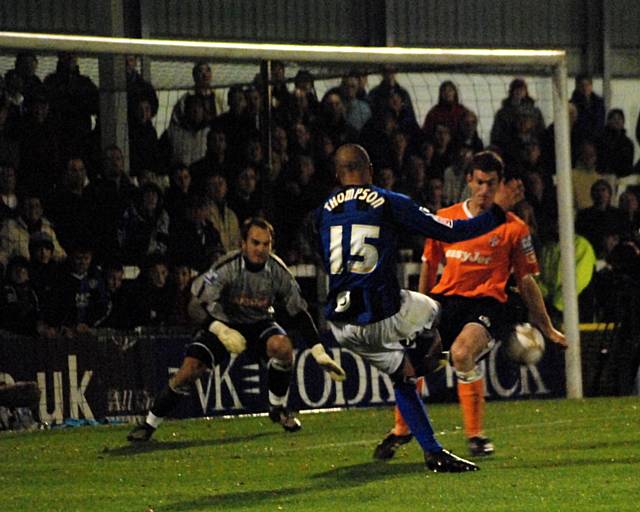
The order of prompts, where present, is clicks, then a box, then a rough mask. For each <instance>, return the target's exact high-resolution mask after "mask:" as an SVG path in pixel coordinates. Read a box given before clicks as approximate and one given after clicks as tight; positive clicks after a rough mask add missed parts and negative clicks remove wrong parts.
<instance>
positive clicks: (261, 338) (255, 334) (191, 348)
mask: <svg viewBox="0 0 640 512" xmlns="http://www.w3.org/2000/svg"><path fill="white" fill-rule="evenodd" d="M227 325H228V326H229V327H231V328H232V329H235V330H236V331H238V332H239V333H240V334H242V335H243V336H244V338H245V339H246V340H247V350H246V353H248V354H249V355H250V356H252V357H253V358H254V359H256V360H258V361H259V362H261V363H266V362H267V360H268V357H267V340H268V339H269V338H270V337H271V336H274V335H283V336H286V335H287V333H286V331H285V330H284V329H283V328H282V327H280V325H279V324H278V323H277V322H274V321H273V320H262V321H260V322H256V323H253V324H227ZM186 355H187V356H190V357H195V358H196V359H198V360H199V361H202V362H203V363H204V364H206V365H207V367H208V368H212V367H213V365H214V364H216V365H218V364H222V363H224V362H226V361H227V360H228V359H229V353H228V352H227V349H226V348H225V347H224V345H223V344H222V343H221V342H220V340H219V339H218V338H217V336H215V335H214V334H212V333H211V332H209V329H208V325H207V327H206V328H203V329H198V330H197V331H196V332H195V334H194V335H193V341H192V342H191V343H190V344H189V345H188V346H187V352H186Z"/></svg>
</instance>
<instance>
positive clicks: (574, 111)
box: [0, 53, 640, 337]
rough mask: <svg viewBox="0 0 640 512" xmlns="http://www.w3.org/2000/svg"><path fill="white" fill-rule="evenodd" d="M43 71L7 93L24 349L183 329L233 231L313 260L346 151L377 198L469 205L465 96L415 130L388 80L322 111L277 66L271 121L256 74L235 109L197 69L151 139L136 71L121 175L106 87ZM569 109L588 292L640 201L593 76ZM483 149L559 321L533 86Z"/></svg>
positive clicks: (4, 239) (1, 321) (549, 143)
mask: <svg viewBox="0 0 640 512" xmlns="http://www.w3.org/2000/svg"><path fill="white" fill-rule="evenodd" d="M37 67H38V59H37V56H35V55H34V54H32V53H20V54H18V55H17V56H16V59H15V66H14V68H13V69H10V70H8V71H7V72H6V73H5V75H4V81H3V82H2V84H1V88H0V265H1V266H2V274H1V275H2V287H1V293H0V327H2V328H4V329H9V330H12V331H15V332H19V333H23V334H29V335H41V336H45V337H53V336H59V335H65V336H76V335H82V334H83V333H85V332H87V331H88V330H90V329H92V328H95V327H113V328H121V329H128V328H133V327H136V326H141V325H144V326H148V325H157V326H162V325H186V324H188V323H189V316H188V314H187V306H188V298H189V281H190V279H191V278H192V277H193V276H194V275H195V274H196V273H198V272H202V271H203V270H205V269H206V268H208V267H209V266H210V265H211V264H212V263H213V262H214V261H215V260H216V259H217V258H218V257H219V256H220V255H222V254H224V253H225V252H226V251H229V250H232V249H235V248H237V247H238V246H239V243H240V229H239V226H240V225H241V224H242V222H243V221H244V220H245V219H246V218H248V217H251V216H254V215H263V216H266V217H267V218H268V219H269V220H270V221H271V222H272V223H273V224H274V225H275V228H276V234H277V237H276V251H277V252H278V253H279V254H280V255H281V256H282V257H283V258H284V260H285V261H286V263H288V264H297V263H315V256H314V248H313V244H312V242H311V240H310V238H309V236H308V235H307V233H306V220H307V218H308V216H309V214H310V212H311V211H312V210H313V209H315V208H316V207H318V206H319V205H320V204H321V202H322V200H323V198H324V197H325V196H326V195H327V194H328V193H329V192H330V190H331V189H332V187H333V186H334V173H333V168H332V165H333V164H332V155H333V153H334V151H335V150H336V148H337V147H338V146H340V145H341V144H343V143H346V142H355V143H359V144H361V145H362V146H364V147H365V149H366V150H367V151H368V152H369V154H370V155H371V159H372V162H373V165H374V170H375V182H376V184H377V185H379V186H381V187H384V188H387V189H391V190H395V191H398V192H401V193H404V194H407V195H409V196H411V197H412V198H413V199H414V200H416V201H417V202H419V203H420V204H423V205H424V206H426V207H428V208H429V209H431V210H433V211H436V210H438V209H439V208H441V207H444V206H448V205H450V204H452V203H455V202H458V201H461V200H463V199H465V198H466V197H467V194H468V192H467V188H466V182H465V173H466V170H467V168H468V166H469V165H470V162H471V159H472V155H473V154H474V153H475V152H477V151H480V150H482V149H483V148H484V147H485V144H484V142H483V141H482V139H481V138H480V137H479V135H478V117H477V115H476V113H474V112H473V111H472V110H471V109H469V108H467V107H466V106H465V105H464V104H463V102H462V99H461V98H460V95H459V91H458V88H457V87H456V85H455V83H453V82H452V81H449V80H447V81H445V82H443V83H442V84H441V86H440V89H439V95H438V101H437V104H435V105H433V106H432V108H430V110H428V113H427V115H426V117H425V119H424V120H419V119H417V118H416V114H415V110H414V107H413V104H412V100H411V96H410V94H409V93H408V91H407V90H406V89H405V88H404V87H403V86H402V85H401V84H400V83H399V82H398V80H397V74H396V72H397V70H396V69H395V68H394V67H393V66H389V65H386V66H384V67H383V68H382V69H381V76H382V78H381V80H380V83H379V84H378V85H376V86H375V87H372V88H371V89H370V90H368V78H369V77H368V76H367V74H364V73H362V72H359V71H352V72H349V73H348V74H346V75H345V76H343V77H342V79H341V82H340V85H338V86H336V87H333V88H331V89H329V90H328V91H327V92H326V93H325V94H324V95H323V96H322V97H321V98H319V97H318V96H317V94H316V90H315V87H314V78H313V76H312V74H311V73H309V72H308V71H306V70H300V71H299V72H298V73H297V75H296V76H295V78H294V79H293V80H287V79H286V72H285V66H284V64H283V63H281V62H273V63H272V77H271V88H272V92H271V100H272V104H271V112H270V115H269V116H266V115H265V108H264V102H265V99H264V97H263V92H264V87H263V84H262V80H261V79H260V77H259V75H258V76H257V78H256V80H254V82H253V83H251V84H249V85H247V86H233V87H231V88H230V89H229V90H228V93H227V97H226V104H225V102H224V101H222V100H223V99H224V98H221V97H220V94H219V92H218V91H216V90H215V89H214V88H213V87H212V72H211V67H210V65H209V64H208V63H206V62H197V63H196V64H195V65H194V67H193V89H192V90H191V91H189V92H187V93H185V94H184V95H183V96H181V97H180V99H179V100H178V101H177V103H176V104H175V105H174V106H173V110H172V113H171V121H170V123H169V126H168V127H167V129H166V130H165V131H164V132H163V133H161V134H158V133H157V131H156V128H155V126H154V124H153V119H154V117H155V116H156V114H157V112H158V105H159V103H158V96H157V94H156V91H155V89H154V87H153V85H152V84H150V83H149V82H147V81H145V80H144V79H143V78H142V76H141V75H140V73H139V72H138V61H137V59H136V58H135V57H133V56H130V57H127V58H126V76H127V100H128V102H127V105H128V113H129V120H128V130H129V132H128V133H129V152H128V159H129V162H128V168H129V171H128V172H125V169H126V168H127V165H125V160H124V158H125V155H124V154H123V151H122V150H121V149H120V148H119V147H118V146H116V145H110V146H108V147H106V148H100V147H99V142H98V141H99V140H100V134H99V133H98V130H99V128H97V127H99V123H96V122H95V117H96V116H97V115H98V114H99V112H98V110H99V101H98V96H99V95H98V88H97V87H96V85H95V84H94V83H93V82H92V81H91V79H90V78H89V77H87V76H84V75H82V74H81V72H80V69H79V67H78V62H77V57H76V55H74V54H71V53H60V54H59V56H58V64H57V68H56V71H55V72H54V73H51V74H49V75H48V76H46V77H45V78H44V80H41V78H40V77H39V76H38V74H37ZM569 111H570V126H571V156H572V165H573V167H574V170H573V179H574V187H575V204H576V207H577V211H576V229H577V233H578V237H577V240H576V247H579V249H580V251H579V257H580V258H583V259H581V262H582V263H583V265H582V266H581V267H580V268H584V267H586V268H587V270H586V271H585V272H587V274H588V279H586V280H585V279H584V275H583V276H582V277H583V279H579V283H580V284H581V286H582V284H584V283H585V281H586V284H584V286H582V288H583V289H587V288H589V287H593V286H595V285H592V281H594V280H592V277H591V276H592V275H593V271H594V265H595V262H596V260H600V261H605V262H606V261H607V258H608V257H609V255H610V254H611V253H612V251H614V249H615V247H616V246H617V245H619V244H625V246H629V247H634V248H635V247H637V246H636V245H634V244H637V240H638V230H639V228H640V210H639V202H640V201H639V193H638V189H637V188H636V187H633V186H631V187H628V188H626V189H625V190H619V187H620V183H623V181H621V178H624V177H627V176H629V175H632V174H637V173H638V165H636V167H635V168H634V166H633V157H634V155H633V152H634V145H633V143H632V141H631V140H630V139H629V137H628V136H627V135H626V131H625V116H624V112H622V111H621V110H619V109H612V110H610V111H609V112H608V114H607V115H605V109H604V102H603V100H602V98H600V97H599V96H598V95H597V94H596V93H594V91H593V86H592V81H591V79H590V77H588V76H578V77H577V78H576V88H575V91H574V93H573V96H572V98H571V103H570V109H569ZM267 119H269V120H270V121H269V122H270V123H271V124H270V126H269V127H268V128H270V133H271V137H270V144H271V147H270V148H267V147H265V143H264V141H265V140H266V139H265V137H264V136H263V134H264V131H265V123H266V122H267ZM94 126H95V127H94ZM636 136H637V137H639V141H640V123H639V124H638V129H637V131H636ZM488 143H489V144H488V146H489V147H490V148H491V149H493V150H495V151H497V152H498V153H499V154H501V155H502V157H503V158H504V160H505V163H506V165H508V166H510V167H512V168H513V169H515V170H517V171H518V172H520V175H521V176H522V179H523V183H524V184H525V188H526V200H525V202H523V204H521V205H519V206H518V213H519V214H520V215H521V216H522V217H523V218H524V219H525V220H526V221H527V222H528V223H529V225H530V227H531V231H532V233H533V235H534V244H535V247H536V249H537V252H538V256H539V258H540V260H541V261H542V262H543V276H542V280H543V281H544V280H545V279H546V282H547V286H546V287H545V288H544V289H545V290H547V294H548V295H547V299H548V302H549V304H550V305H551V306H553V307H555V309H556V310H557V311H561V309H562V302H561V301H559V300H558V297H559V291H558V288H559V283H561V278H560V277H558V272H559V267H558V265H559V263H558V261H559V257H558V254H559V251H558V245H557V244H558V235H557V216H556V213H555V212H556V199H555V185H554V181H555V180H554V177H555V149H554V127H553V124H551V125H550V126H547V125H546V124H545V121H544V118H543V115H542V113H541V111H540V109H539V108H538V107H537V106H536V101H535V99H534V98H532V97H531V96H530V95H529V92H528V87H527V83H526V82H525V80H523V79H521V78H516V79H514V80H513V81H512V82H511V83H510V85H509V88H508V91H506V97H505V99H504V100H503V101H502V104H501V107H500V109H499V110H498V111H497V112H496V114H495V119H494V123H493V126H492V128H491V131H490V140H489V141H488ZM618 195H619V196H620V201H619V206H614V204H616V205H617V204H618V201H617V197H618ZM399 236H400V237H401V240H402V243H401V247H402V249H403V254H405V255H407V254H412V255H413V258H419V255H420V254H421V252H422V240H420V239H415V238H412V237H405V238H403V235H402V234H399ZM636 251H637V249H636ZM129 267H135V268H137V269H139V271H140V272H139V275H138V277H137V278H136V279H124V276H125V270H126V269H127V268H129ZM604 282H606V279H605V281H604ZM596 287H597V286H596ZM581 291H582V290H581ZM595 295H597V294H594V296H595ZM583 296H586V295H584V294H583ZM585 311H586V312H585V314H584V319H589V320H591V319H594V318H597V317H598V315H599V310H598V306H597V304H596V305H595V306H593V307H587V308H585Z"/></svg>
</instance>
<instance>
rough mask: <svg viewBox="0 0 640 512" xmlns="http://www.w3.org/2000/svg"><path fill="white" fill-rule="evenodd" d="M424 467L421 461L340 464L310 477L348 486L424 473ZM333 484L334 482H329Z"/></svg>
mask: <svg viewBox="0 0 640 512" xmlns="http://www.w3.org/2000/svg"><path fill="white" fill-rule="evenodd" d="M425 471H426V468H425V466H424V464H421V463H417V462H415V463H405V464H398V463H388V462H380V461H370V462H364V463H362V464H353V465H352V466H340V467H335V468H332V469H330V470H328V471H323V472H321V473H316V474H315V475H312V476H311V478H314V479H318V478H325V479H331V480H338V482H339V485H341V486H343V487H350V486H352V485H353V484H354V483H358V482H370V481H371V480H375V479H379V478H388V477H389V476H392V475H406V474H412V475H415V474H416V473H420V472H422V473H424V472H425ZM331 485H332V486H335V484H334V483H332V484H331Z"/></svg>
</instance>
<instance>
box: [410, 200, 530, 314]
mask: <svg viewBox="0 0 640 512" xmlns="http://www.w3.org/2000/svg"><path fill="white" fill-rule="evenodd" d="M438 215H440V216H441V217H445V218H448V219H454V220H456V219H469V218H471V217H473V215H472V214H471V212H470V211H469V210H468V208H467V203H466V201H465V202H462V203H457V204H454V205H453V206H450V207H448V208H443V209H442V210H439V211H438ZM443 260H444V262H445V266H444V272H443V273H442V277H441V278H440V281H439V282H438V284H436V285H435V286H434V287H433V289H431V290H430V291H431V292H432V293H435V294H441V295H460V296H463V297H493V298H495V299H497V300H498V301H500V302H506V301H507V294H506V291H505V287H506V284H507V280H508V279H509V275H510V274H511V271H513V272H514V273H515V275H516V277H517V278H519V279H520V278H522V277H524V276H525V275H527V274H537V273H538V272H539V269H538V260H537V259H536V253H535V251H534V248H533V243H532V240H531V234H530V233H529V228H528V227H527V225H526V224H525V223H524V221H522V219H520V217H518V216H517V215H514V214H513V213H510V212H509V213H507V221H506V222H505V223H504V224H502V225H500V226H498V227H497V228H495V229H494V230H493V231H490V232H489V233H487V234H485V235H482V236H479V237H477V238H472V239H471V240H465V241H464V242H454V243H445V242H440V241H437V240H431V239H427V241H426V243H425V245H424V252H423V254H422V261H423V262H426V263H427V264H428V266H429V273H430V275H431V276H434V275H435V272H436V271H437V268H438V264H439V263H440V262H441V261H443ZM433 280H434V279H433V278H432V279H431V282H433Z"/></svg>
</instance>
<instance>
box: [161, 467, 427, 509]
mask: <svg viewBox="0 0 640 512" xmlns="http://www.w3.org/2000/svg"><path fill="white" fill-rule="evenodd" d="M425 471H426V470H425V467H424V464H418V463H410V464H386V463H384V462H365V463H363V464H354V465H352V466H343V467H336V468H332V469H330V470H328V471H323V472H320V473H316V474H314V475H311V479H312V483H311V484H310V485H306V486H304V487H290V488H286V489H273V490H254V491H245V492H242V491H240V492H230V493H225V494H216V495H211V496H203V497H201V498H198V499H194V500H190V501H181V502H177V503H173V504H171V505H167V506H161V507H155V510H157V511H162V512H172V511H178V510H180V511H182V510H227V509H233V508H244V507H259V508H260V509H261V510H263V509H264V508H265V507H267V506H268V505H269V504H273V505H275V504H276V503H277V502H281V501H283V500H287V499H289V498H292V497H295V496H300V495H304V494H307V493H308V494H310V495H314V496H315V495H317V493H318V492H319V491H323V490H328V489H331V490H332V491H336V490H338V489H341V488H352V487H354V486H356V485H359V484H365V483H369V482H371V481H372V480H376V479H385V478H389V477H390V476H392V475H405V474H412V475H415V474H420V473H424V472H425Z"/></svg>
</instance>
